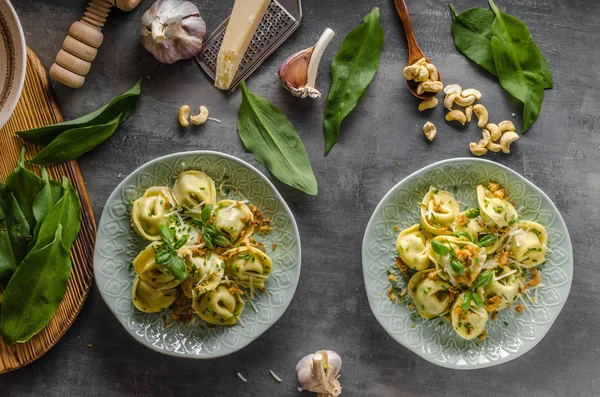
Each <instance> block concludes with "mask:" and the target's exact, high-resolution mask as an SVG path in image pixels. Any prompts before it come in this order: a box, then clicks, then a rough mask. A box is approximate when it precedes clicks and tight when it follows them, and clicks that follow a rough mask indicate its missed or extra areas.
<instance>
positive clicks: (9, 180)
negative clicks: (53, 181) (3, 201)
mask: <svg viewBox="0 0 600 397" xmlns="http://www.w3.org/2000/svg"><path fill="white" fill-rule="evenodd" d="M6 186H7V187H8V188H9V189H10V190H11V191H12V193H13V194H14V196H15V198H16V199H17V203H19V206H20V207H21V211H23V214H24V215H25V219H27V223H28V224H29V227H30V229H33V228H34V227H35V216H34V215H33V209H32V207H33V200H34V199H35V197H36V196H37V195H38V193H39V192H40V191H41V190H42V189H43V188H44V181H43V180H42V178H40V177H39V176H37V175H36V174H35V173H33V172H31V171H29V170H28V169H26V168H25V146H23V147H22V148H21V155H20V156H19V163H18V165H17V168H15V169H14V170H13V172H11V173H10V175H8V176H7V177H6Z"/></svg>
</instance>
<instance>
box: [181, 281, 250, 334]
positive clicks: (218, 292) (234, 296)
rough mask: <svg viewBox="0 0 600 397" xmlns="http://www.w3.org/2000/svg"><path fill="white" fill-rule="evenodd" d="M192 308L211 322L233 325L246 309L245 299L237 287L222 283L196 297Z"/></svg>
mask: <svg viewBox="0 0 600 397" xmlns="http://www.w3.org/2000/svg"><path fill="white" fill-rule="evenodd" d="M192 308H193V309H194V311H195V312H196V314H197V315H198V316H199V317H200V318H201V319H202V320H204V321H206V322H207V323H209V324H215V325H232V324H235V323H237V321H238V318H239V316H240V315H241V314H242V312H243V311H244V301H243V300H242V298H241V297H240V294H239V293H238V292H237V287H235V286H229V287H228V286H227V284H221V285H219V286H218V287H217V288H216V289H215V290H214V291H210V292H207V293H205V294H203V295H201V296H199V297H197V298H194V301H193V303H192Z"/></svg>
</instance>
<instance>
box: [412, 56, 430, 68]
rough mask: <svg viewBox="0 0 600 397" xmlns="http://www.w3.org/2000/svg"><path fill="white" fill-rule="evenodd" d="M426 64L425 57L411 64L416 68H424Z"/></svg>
mask: <svg viewBox="0 0 600 397" xmlns="http://www.w3.org/2000/svg"><path fill="white" fill-rule="evenodd" d="M426 64H427V59H425V57H423V58H421V59H419V60H418V61H417V62H415V63H413V65H417V66H425V65H426Z"/></svg>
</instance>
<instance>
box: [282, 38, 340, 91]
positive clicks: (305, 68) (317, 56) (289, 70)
mask: <svg viewBox="0 0 600 397" xmlns="http://www.w3.org/2000/svg"><path fill="white" fill-rule="evenodd" d="M333 36H335V33H334V32H333V30H331V29H329V28H326V29H325V31H324V32H323V34H321V37H319V40H317V42H316V43H315V45H313V46H312V47H309V48H306V49H304V50H302V51H298V52H297V53H295V54H293V55H290V56H289V57H288V58H287V59H286V60H285V61H283V62H282V63H281V65H280V66H279V70H278V71H277V75H278V76H279V79H280V80H281V84H282V85H283V86H284V87H285V89H286V90H288V91H289V92H290V93H291V94H292V95H294V96H296V97H299V98H306V97H310V98H313V99H315V98H320V97H321V93H320V92H319V90H317V89H316V88H315V85H316V81H317V75H318V69H319V63H320V62H321V58H322V57H323V53H324V52H325V49H326V48H327V46H328V45H329V42H331V39H333Z"/></svg>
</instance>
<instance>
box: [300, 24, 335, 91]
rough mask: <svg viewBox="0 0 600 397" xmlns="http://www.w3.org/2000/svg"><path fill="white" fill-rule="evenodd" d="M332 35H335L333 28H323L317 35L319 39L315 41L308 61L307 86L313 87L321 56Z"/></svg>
mask: <svg viewBox="0 0 600 397" xmlns="http://www.w3.org/2000/svg"><path fill="white" fill-rule="evenodd" d="M333 36H335V33H334V32H333V30H331V29H329V28H325V31H323V34H321V37H319V40H317V42H316V43H315V45H314V50H313V53H312V55H311V57H310V61H309V63H308V78H307V81H306V86H307V87H312V88H315V85H316V82H317V74H318V71H319V63H320V62H321V57H322V56H323V53H324V52H325V49H326V48H327V46H328V45H329V42H330V41H331V39H333Z"/></svg>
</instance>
